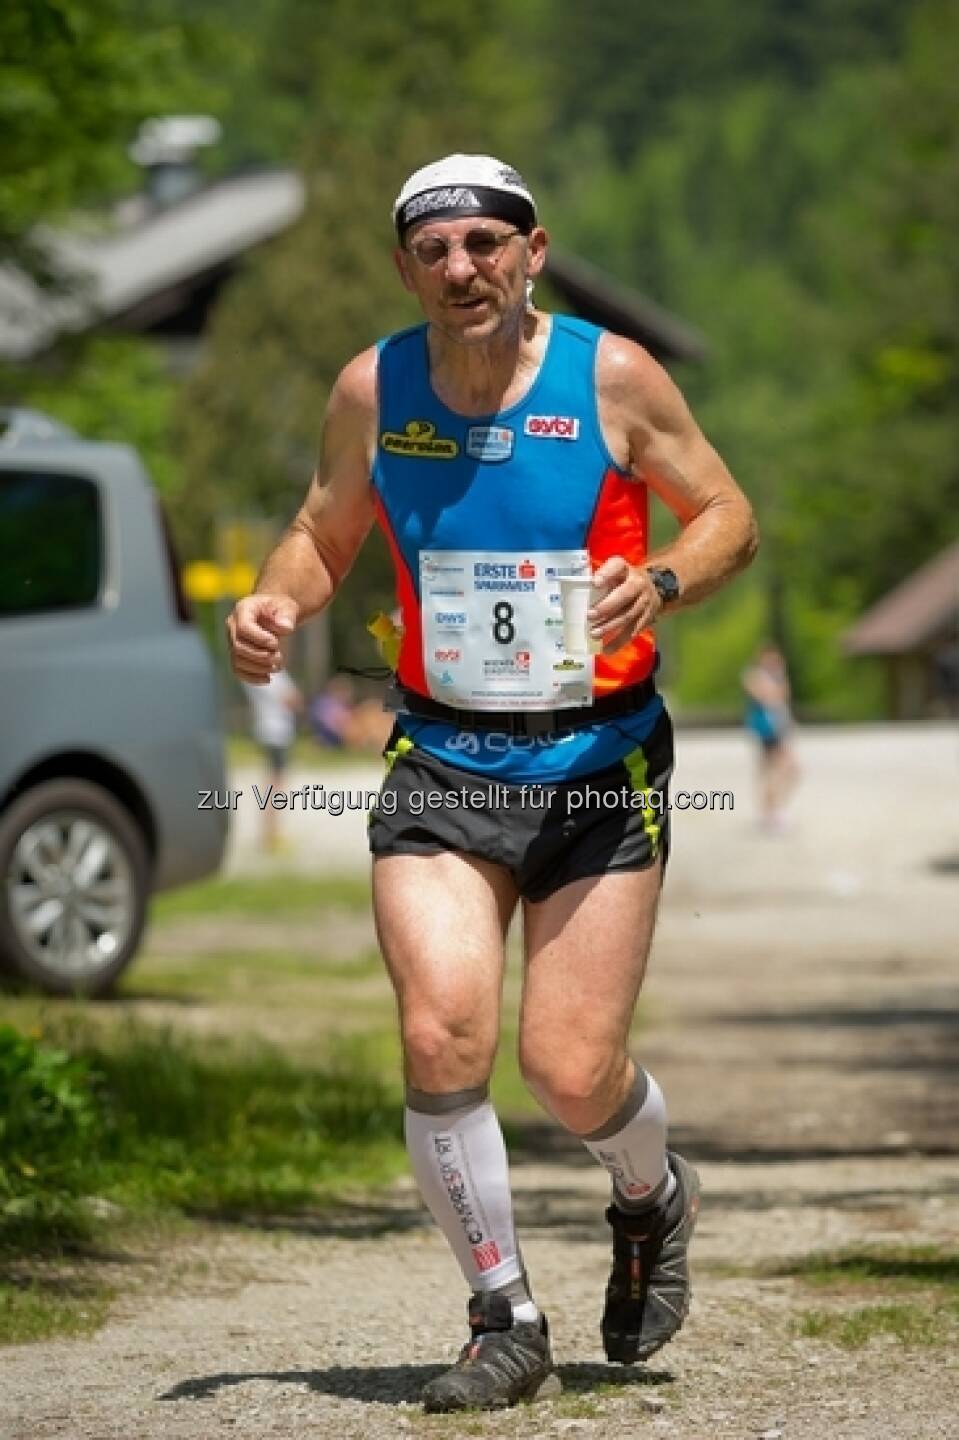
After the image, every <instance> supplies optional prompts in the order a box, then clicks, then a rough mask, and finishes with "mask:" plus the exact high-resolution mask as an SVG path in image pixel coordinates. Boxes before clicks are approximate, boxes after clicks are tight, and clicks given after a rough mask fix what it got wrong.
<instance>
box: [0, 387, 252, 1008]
mask: <svg viewBox="0 0 959 1440" xmlns="http://www.w3.org/2000/svg"><path fill="white" fill-rule="evenodd" d="M223 787H224V764H223V745H222V738H221V734H220V727H219V722H218V717H217V704H216V691H215V679H214V674H213V668H212V664H211V661H210V657H209V654H208V651H207V648H206V645H205V644H204V642H203V639H202V637H201V636H200V634H199V632H198V631H197V629H196V627H195V625H194V624H193V623H192V620H191V617H190V611H189V607H188V605H187V602H186V600H185V597H184V595H183V592H182V590H181V588H180V583H179V576H178V572H177V566H176V562H175V558H174V555H173V552H172V549H171V545H170V540H169V536H168V533H167V530H166V525H165V522H164V519H163V516H162V513H161V510H160V506H159V502H158V500H157V497H156V494H155V493H154V491H153V489H152V487H151V485H150V481H149V479H148V477H147V475H146V472H145V470H144V468H143V466H142V464H141V462H140V460H139V459H138V457H137V455H136V454H135V452H134V451H132V450H131V449H129V448H128V447H127V446H124V445H103V444H95V443H92V442H88V441H85V440H83V439H81V438H80V437H78V436H77V435H76V434H75V433H74V432H72V431H70V430H68V429H67V428H66V427H64V426H60V425H58V424H57V423H55V422H53V421H51V420H49V419H48V418H47V417H45V416H42V415H39V414H37V413H35V412H30V411H25V410H13V411H11V410H6V411H3V410H0V972H5V973H6V974H7V975H8V976H10V977H14V978H15V979H17V980H20V981H27V982H29V983H31V984H34V985H38V986H40V987H41V988H42V989H44V990H48V991H51V992H53V993H60V994H83V995H99V994H102V993H104V992H105V991H107V990H108V989H109V988H110V987H111V985H112V984H113V983H114V982H115V981H116V979H117V976H118V975H119V974H120V972H121V971H122V970H123V969H124V967H125V966H126V965H127V964H128V963H129V962H130V960H131V959H132V957H133V955H134V953H135V951H136V947H137V943H138V941H139V939H140V935H141V932H142V930H143V925H144V921H145V918H146V910H147V902H148V899H149V896H150V894H151V892H153V891H155V890H163V889H166V888H168V887H171V886H174V885H182V884H184V883H185V882H187V881H191V880H197V879H199V878H200V877H201V876H204V875H208V874H210V873H211V872H212V871H214V870H216V869H217V867H218V866H219V864H220V860H221V858H222V855H223V849H224V845H225V841H226V815H225V814H224V812H222V811H215V810H199V809H198V808H197V805H198V798H199V793H200V792H201V791H203V790H210V789H215V788H220V789H221V790H222V788H223Z"/></svg>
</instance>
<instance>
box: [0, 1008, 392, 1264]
mask: <svg viewBox="0 0 959 1440" xmlns="http://www.w3.org/2000/svg"><path fill="white" fill-rule="evenodd" d="M70 1048H71V1051H72V1056H68V1055H67V1054H66V1053H65V1051H64V1050H63V1049H61V1048H59V1047H51V1046H49V1045H45V1044H41V1043H39V1042H37V1041H35V1040H32V1039H30V1038H28V1037H24V1036H22V1035H20V1034H18V1033H17V1032H16V1031H15V1030H13V1029H12V1027H9V1026H5V1027H3V1029H2V1030H0V1082H2V1083H0V1105H2V1110H0V1127H2V1128H0V1140H2V1145H3V1150H2V1154H3V1168H2V1170H0V1248H3V1249H5V1250H6V1251H7V1252H11V1251H13V1252H16V1251H18V1250H22V1249H36V1248H44V1247H46V1246H50V1245H58V1244H62V1243H63V1242H64V1241H66V1240H76V1239H78V1238H83V1237H84V1236H85V1235H89V1234H90V1233H92V1232H93V1231H94V1230H95V1225H96V1209H95V1207H91V1205H90V1204H89V1201H88V1198H87V1197H90V1196H97V1197H98V1198H99V1200H100V1201H101V1202H102V1200H104V1199H106V1200H109V1201H113V1202H119V1203H120V1204H121V1205H122V1206H123V1207H124V1210H125V1211H128V1212H129V1213H130V1214H131V1215H136V1214H142V1213H149V1212H150V1211H153V1210H163V1209H174V1210H177V1209H179V1210H187V1211H191V1212H195V1213H204V1214H223V1213H226V1212H231V1213H232V1212H236V1211H238V1210H245V1209H251V1208H252V1209H266V1208H269V1209H271V1210H291V1209H297V1208H300V1207H302V1206H303V1205H305V1204H307V1203H309V1202H310V1201H312V1200H315V1199H316V1197H317V1195H318V1193H321V1192H322V1191H323V1190H324V1189H325V1190H327V1191H329V1190H332V1189H335V1188H336V1187H337V1186H342V1185H345V1184H349V1183H350V1182H351V1181H352V1182H362V1181H369V1180H372V1179H374V1178H376V1179H380V1178H382V1176H383V1175H384V1174H389V1173H391V1171H392V1169H393V1167H395V1166H397V1165H398V1163H399V1160H400V1157H401V1154H402V1147H401V1145H400V1141H399V1119H398V1117H399V1104H398V1099H397V1097H396V1096H395V1095H394V1094H393V1093H392V1092H391V1091H390V1090H388V1089H387V1087H386V1086H385V1085H384V1084H383V1083H382V1081H381V1080H380V1079H379V1078H378V1077H377V1076H376V1075H375V1074H374V1073H373V1071H372V1070H371V1068H370V1066H369V1062H368V1060H367V1058H366V1055H365V1052H364V1050H363V1048H362V1045H361V1044H360V1043H359V1042H343V1043H342V1044H337V1045H334V1046H333V1047H332V1048H331V1049H330V1050H329V1053H328V1058H327V1061H326V1063H325V1065H323V1067H322V1068H320V1067H317V1066H315V1065H303V1064H297V1063H295V1062H294V1061H291V1060H289V1059H287V1058H285V1057H284V1056H283V1055H281V1054H280V1053H279V1052H277V1051H275V1050H273V1049H272V1048H270V1047H268V1046H265V1045H261V1044H255V1045H248V1046H242V1045H239V1044H229V1043H227V1042H225V1041H214V1042H212V1043H211V1042H207V1043H205V1044H203V1045H202V1046H201V1045H199V1044H197V1043H196V1042H194V1041H190V1040H182V1039H178V1038H174V1037H173V1036H172V1035H169V1034H166V1033H164V1032H158V1031H155V1030H150V1029H147V1028H137V1027H134V1028H132V1029H129V1030H127V1031H126V1032H125V1033H124V1034H123V1035H122V1036H116V1037H115V1038H114V1040H113V1041H112V1042H111V1043H109V1044H107V1043H104V1042H103V1041H102V1040H97V1039H95V1038H94V1036H93V1034H92V1032H88V1031H85V1029H84V1027H83V1026H82V1025H80V1026H79V1027H76V1028H75V1030H74V1034H73V1036H72V1038H71V1042H70Z"/></svg>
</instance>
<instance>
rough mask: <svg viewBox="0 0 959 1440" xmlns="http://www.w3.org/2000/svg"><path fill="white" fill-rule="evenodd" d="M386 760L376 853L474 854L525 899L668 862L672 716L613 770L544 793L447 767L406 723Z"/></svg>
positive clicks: (373, 824)
mask: <svg viewBox="0 0 959 1440" xmlns="http://www.w3.org/2000/svg"><path fill="white" fill-rule="evenodd" d="M384 753H385V756H386V759H387V763H388V765H389V769H388V771H387V774H386V779H385V780H384V782H383V788H382V790H381V791H380V794H379V801H378V804H377V806H376V808H375V810H373V812H372V814H371V817H370V831H369V834H370V849H371V850H372V852H373V854H374V855H435V854H437V853H438V852H440V851H443V850H456V851H460V852H462V853H464V854H467V855H476V856H478V857H479V858H480V859H482V860H489V861H491V862H492V863H493V864H495V865H502V866H504V867H505V868H506V869H507V870H509V872H510V873H511V875H512V876H513V878H514V880H515V881H516V885H517V888H518V889H519V892H520V894H521V895H523V896H524V897H525V898H526V899H527V900H545V899H546V898H547V896H549V895H552V894H553V893H554V891H556V890H559V889H561V888H562V887H563V886H564V885H569V884H570V882H571V881H573V880H580V879H584V878H586V877H588V876H593V875H607V874H609V873H611V872H612V871H615V870H645V869H647V868H648V867H649V866H650V865H652V864H654V863H655V862H656V860H658V859H659V858H660V857H662V860H663V864H664V865H665V863H666V858H667V855H668V852H669V794H668V786H669V777H670V774H671V773H672V768H673V730H672V724H671V722H670V719H669V716H668V715H667V714H666V712H665V711H664V712H663V714H662V715H661V716H660V718H659V720H658V721H657V723H656V726H655V728H654V729H653V731H652V732H651V734H650V735H649V736H648V737H647V738H646V740H644V741H643V742H642V744H641V745H637V747H636V748H635V749H634V750H633V751H632V752H631V753H630V754H629V755H627V756H626V758H625V759H624V760H621V761H619V762H618V763H617V764H616V765H613V766H611V767H610V768H609V769H608V770H602V771H599V772H598V773H597V774H594V775H588V776H581V777H580V778H578V779H576V780H563V781H557V782H553V783H550V784H544V785H532V784H527V785H519V784H511V783H507V782H504V781H494V780H492V779H486V778H481V777H479V776H477V775H476V774H475V773H474V772H472V771H469V770H463V769H460V768H458V767H457V766H455V765H447V764H446V763H445V761H443V760H437V759H436V757H435V756H433V755H430V754H428V753H427V752H426V751H424V750H418V749H417V748H416V747H415V746H414V745H412V744H411V742H410V741H409V739H408V738H407V737H406V736H405V735H404V734H403V731H402V730H401V728H400V727H399V725H397V726H396V727H395V728H394V730H393V734H392V735H391V736H390V739H389V740H388V741H387V745H386V750H385V752H384Z"/></svg>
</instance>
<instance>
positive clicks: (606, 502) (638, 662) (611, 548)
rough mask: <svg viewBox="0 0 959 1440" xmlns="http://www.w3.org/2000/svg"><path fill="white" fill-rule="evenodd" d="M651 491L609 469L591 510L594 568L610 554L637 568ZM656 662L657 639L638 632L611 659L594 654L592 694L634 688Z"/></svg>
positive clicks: (645, 543) (645, 545)
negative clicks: (626, 687) (625, 687)
mask: <svg viewBox="0 0 959 1440" xmlns="http://www.w3.org/2000/svg"><path fill="white" fill-rule="evenodd" d="M648 537H649V492H648V490H647V488H646V486H645V485H644V484H643V483H642V481H640V480H632V479H630V478H629V476H627V475H623V474H621V473H620V472H619V471H618V470H613V469H609V470H607V471H606V474H605V475H604V476H603V483H602V486H601V488H600V492H599V499H598V500H597V502H596V509H595V510H594V511H593V519H592V521H591V523H590V527H589V531H588V533H587V536H586V548H587V550H588V551H589V559H590V564H591V565H592V567H593V569H594V570H597V569H598V568H599V566H600V565H602V563H603V561H604V560H608V559H609V558H610V556H611V555H622V557H623V559H624V560H628V561H629V563H630V565H641V564H642V563H643V561H644V560H645V559H646V555H647V553H648V550H649V543H648ZM655 663H656V638H655V636H654V635H653V632H652V630H642V631H640V633H639V634H638V635H637V636H636V637H635V638H634V639H633V640H631V641H630V642H629V644H628V645H624V646H623V648H622V650H617V651H616V653H615V655H597V657H596V671H595V678H594V681H593V690H594V693H595V694H597V695H610V694H612V692H613V691H615V690H622V689H623V688H624V686H627V685H638V684H639V683H640V682H641V681H642V680H645V679H646V678H647V676H649V675H650V674H651V673H652V670H653V666H654V664H655Z"/></svg>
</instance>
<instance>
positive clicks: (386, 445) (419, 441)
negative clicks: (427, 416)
mask: <svg viewBox="0 0 959 1440" xmlns="http://www.w3.org/2000/svg"><path fill="white" fill-rule="evenodd" d="M380 445H381V446H382V447H383V449H384V450H387V451H389V453H390V454H391V455H406V456H408V457H409V458H410V459H412V460H455V458H456V456H457V455H458V454H459V453H460V447H459V445H458V444H457V442H456V441H455V440H453V439H452V438H450V439H447V438H445V437H444V436H442V435H437V433H436V426H435V425H434V424H433V423H432V421H430V420H407V422H406V425H405V427H404V429H403V432H402V434H401V433H400V431H398V430H384V431H383V433H382V435H381V436H380Z"/></svg>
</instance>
